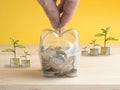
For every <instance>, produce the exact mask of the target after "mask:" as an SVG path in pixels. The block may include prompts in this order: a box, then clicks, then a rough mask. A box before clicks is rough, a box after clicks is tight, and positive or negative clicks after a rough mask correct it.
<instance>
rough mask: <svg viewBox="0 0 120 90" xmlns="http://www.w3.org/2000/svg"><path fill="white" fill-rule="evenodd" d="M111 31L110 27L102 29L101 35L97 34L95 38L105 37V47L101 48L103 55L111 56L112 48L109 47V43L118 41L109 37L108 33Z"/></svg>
mask: <svg viewBox="0 0 120 90" xmlns="http://www.w3.org/2000/svg"><path fill="white" fill-rule="evenodd" d="M109 30H110V27H107V28H105V29H101V31H102V32H101V33H97V34H95V37H104V46H103V47H101V52H100V54H101V55H110V47H107V42H108V41H117V40H118V39H116V38H114V37H108V32H109Z"/></svg>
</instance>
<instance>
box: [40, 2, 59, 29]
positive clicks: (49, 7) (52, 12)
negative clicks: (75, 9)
mask: <svg viewBox="0 0 120 90" xmlns="http://www.w3.org/2000/svg"><path fill="white" fill-rule="evenodd" d="M38 2H39V3H40V4H41V5H42V7H43V9H44V11H45V13H46V15H47V16H48V18H49V20H50V22H51V24H52V26H53V28H55V29H56V28H57V27H58V22H59V19H60V16H59V11H58V8H57V6H56V2H55V1H54V0H38Z"/></svg>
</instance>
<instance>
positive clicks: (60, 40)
mask: <svg viewBox="0 0 120 90" xmlns="http://www.w3.org/2000/svg"><path fill="white" fill-rule="evenodd" d="M40 58H41V62H42V70H43V76H46V77H61V76H62V77H63V76H67V77H74V76H77V74H78V66H79V60H80V47H79V37H78V33H77V31H76V30H75V29H69V30H61V29H58V30H50V29H46V30H43V31H42V32H41V35H40Z"/></svg>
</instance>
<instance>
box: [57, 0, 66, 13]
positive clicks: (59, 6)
mask: <svg viewBox="0 0 120 90" xmlns="http://www.w3.org/2000/svg"><path fill="white" fill-rule="evenodd" d="M64 2H65V0H61V2H60V4H59V5H58V10H59V12H60V13H62V12H63V6H64Z"/></svg>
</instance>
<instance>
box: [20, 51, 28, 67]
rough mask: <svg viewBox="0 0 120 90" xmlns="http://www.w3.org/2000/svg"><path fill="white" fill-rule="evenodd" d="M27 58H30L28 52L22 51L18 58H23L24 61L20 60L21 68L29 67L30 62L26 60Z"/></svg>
mask: <svg viewBox="0 0 120 90" xmlns="http://www.w3.org/2000/svg"><path fill="white" fill-rule="evenodd" d="M27 56H30V54H29V53H28V51H24V55H23V56H20V57H23V58H24V60H21V66H22V67H30V60H28V59H27Z"/></svg>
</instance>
